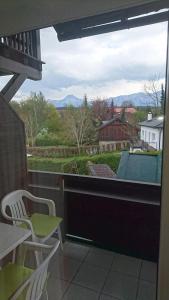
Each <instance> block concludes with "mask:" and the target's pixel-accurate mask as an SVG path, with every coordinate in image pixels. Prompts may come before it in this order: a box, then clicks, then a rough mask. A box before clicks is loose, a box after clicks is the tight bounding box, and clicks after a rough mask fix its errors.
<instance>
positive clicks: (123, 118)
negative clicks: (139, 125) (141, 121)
mask: <svg viewBox="0 0 169 300" xmlns="http://www.w3.org/2000/svg"><path fill="white" fill-rule="evenodd" d="M120 119H121V121H122V122H126V109H125V107H123V109H122V111H121V116H120Z"/></svg>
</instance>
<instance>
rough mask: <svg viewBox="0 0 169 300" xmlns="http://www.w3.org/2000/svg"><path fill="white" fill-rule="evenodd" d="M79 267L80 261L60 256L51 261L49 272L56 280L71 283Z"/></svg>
mask: <svg viewBox="0 0 169 300" xmlns="http://www.w3.org/2000/svg"><path fill="white" fill-rule="evenodd" d="M79 266H80V261H78V260H75V259H72V258H69V257H64V256H60V255H58V256H56V257H55V258H54V259H52V260H51V262H50V265H49V272H51V275H52V277H53V276H55V278H59V279H63V280H66V281H71V280H72V278H73V277H74V275H75V274H76V272H77V270H78V269H79Z"/></svg>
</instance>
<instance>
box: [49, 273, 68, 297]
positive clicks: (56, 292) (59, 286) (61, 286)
mask: <svg viewBox="0 0 169 300" xmlns="http://www.w3.org/2000/svg"><path fill="white" fill-rule="evenodd" d="M68 286H69V283H68V282H67V281H64V280H60V279H54V278H49V280H48V284H47V291H48V297H49V299H50V300H56V299H57V300H60V299H62V297H63V294H64V292H65V291H66V289H67V288H68Z"/></svg>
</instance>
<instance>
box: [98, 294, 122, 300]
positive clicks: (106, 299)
mask: <svg viewBox="0 0 169 300" xmlns="http://www.w3.org/2000/svg"><path fill="white" fill-rule="evenodd" d="M99 300H118V299H117V298H114V297H111V296H107V295H104V294H102V295H101V296H100V298H99Z"/></svg>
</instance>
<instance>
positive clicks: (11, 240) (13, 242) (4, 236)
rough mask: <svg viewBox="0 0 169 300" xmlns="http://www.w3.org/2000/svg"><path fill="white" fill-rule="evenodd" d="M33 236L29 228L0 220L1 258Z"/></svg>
mask: <svg viewBox="0 0 169 300" xmlns="http://www.w3.org/2000/svg"><path fill="white" fill-rule="evenodd" d="M30 236H31V231H30V230H28V229H23V228H19V227H18V226H15V225H10V224H5V223H1V222H0V260H1V259H3V258H4V257H5V256H6V255H8V254H9V253H10V252H11V251H13V250H14V249H15V248H16V247H17V246H19V245H20V244H21V243H23V242H24V241H25V240H26V239H28V238H29V237H30Z"/></svg>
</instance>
